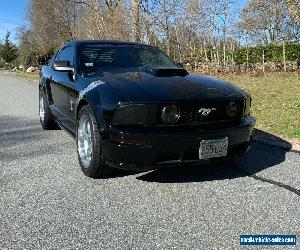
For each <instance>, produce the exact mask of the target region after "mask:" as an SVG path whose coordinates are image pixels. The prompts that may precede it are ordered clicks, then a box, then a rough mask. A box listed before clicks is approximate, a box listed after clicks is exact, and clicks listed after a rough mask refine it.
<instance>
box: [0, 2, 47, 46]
mask: <svg viewBox="0 0 300 250" xmlns="http://www.w3.org/2000/svg"><path fill="white" fill-rule="evenodd" d="M46 1H47V0H46ZM28 2H29V0H0V40H3V39H4V37H5V34H6V32H7V31H9V32H11V35H10V38H11V40H12V41H13V42H14V43H17V39H16V28H17V27H18V26H19V25H20V24H22V23H24V19H25V9H26V5H27V3H28Z"/></svg>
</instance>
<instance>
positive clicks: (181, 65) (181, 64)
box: [176, 62, 184, 68]
mask: <svg viewBox="0 0 300 250" xmlns="http://www.w3.org/2000/svg"><path fill="white" fill-rule="evenodd" d="M176 64H177V66H178V67H179V68H184V65H183V63H181V62H176Z"/></svg>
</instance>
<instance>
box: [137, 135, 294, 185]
mask: <svg viewBox="0 0 300 250" xmlns="http://www.w3.org/2000/svg"><path fill="white" fill-rule="evenodd" d="M253 138H254V139H253V141H252V143H251V149H250V150H249V151H248V152H247V153H245V154H243V155H241V156H238V157H235V158H233V159H231V160H228V161H225V162H219V163H211V164H206V165H198V166H174V167H169V168H160V169H156V170H153V171H151V172H147V173H145V174H142V175H139V176H138V177H137V179H138V180H141V181H146V182H159V183H184V182H206V181H214V180H224V179H234V178H239V177H243V176H249V175H253V174H256V173H258V172H260V171H262V170H264V169H267V168H270V167H273V166H276V165H278V164H280V163H282V162H284V161H285V159H286V153H287V152H288V151H289V150H291V148H292V145H291V144H290V143H288V142H287V141H284V140H282V139H281V138H279V137H277V136H274V135H272V134H269V133H267V132H264V131H261V130H256V131H255V132H254V136H253ZM269 142H272V144H273V146H272V145H270V144H269ZM274 142H276V145H277V144H278V145H279V144H280V143H281V145H283V144H284V147H278V146H274V144H275V143H274Z"/></svg>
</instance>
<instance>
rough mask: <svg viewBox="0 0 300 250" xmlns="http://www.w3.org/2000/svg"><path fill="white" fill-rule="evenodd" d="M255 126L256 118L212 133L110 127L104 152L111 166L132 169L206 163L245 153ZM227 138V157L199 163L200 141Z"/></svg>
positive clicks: (195, 130) (176, 129)
mask: <svg viewBox="0 0 300 250" xmlns="http://www.w3.org/2000/svg"><path fill="white" fill-rule="evenodd" d="M254 125H255V118H254V117H252V116H249V117H247V118H245V119H243V121H242V122H241V124H240V125H239V126H236V127H231V128H224V129H213V130H208V129H205V130H202V129H199V128H197V129H191V128H185V129H183V128H181V129H179V128H155V129H145V128H144V129H142V128H141V129H136V128H115V127H110V128H109V131H108V134H109V136H108V139H105V140H103V153H104V154H105V157H106V159H107V164H108V165H110V166H112V167H116V168H121V169H131V170H147V169H152V168H155V167H163V166H174V165H180V164H199V163H207V162H211V161H216V160H223V159H225V158H230V157H232V156H235V155H238V154H241V153H244V152H246V151H247V150H248V149H249V147H250V141H251V134H252V130H253V127H254ZM224 137H228V155H227V157H222V158H214V159H209V160H199V146H200V141H201V140H209V139H219V138H224Z"/></svg>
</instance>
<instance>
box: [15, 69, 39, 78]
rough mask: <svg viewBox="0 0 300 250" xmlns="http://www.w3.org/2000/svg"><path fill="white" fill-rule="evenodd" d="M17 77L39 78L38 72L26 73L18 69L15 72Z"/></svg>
mask: <svg viewBox="0 0 300 250" xmlns="http://www.w3.org/2000/svg"><path fill="white" fill-rule="evenodd" d="M15 75H16V76H17V77H20V78H22V79H26V80H38V79H39V72H32V73H26V72H24V71H18V72H16V73H15Z"/></svg>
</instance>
